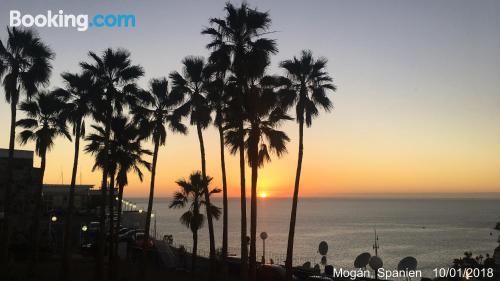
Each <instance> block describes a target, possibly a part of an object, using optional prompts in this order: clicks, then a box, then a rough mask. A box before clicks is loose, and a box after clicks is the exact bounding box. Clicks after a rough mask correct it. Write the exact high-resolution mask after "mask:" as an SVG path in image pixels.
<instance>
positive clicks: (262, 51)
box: [202, 2, 277, 281]
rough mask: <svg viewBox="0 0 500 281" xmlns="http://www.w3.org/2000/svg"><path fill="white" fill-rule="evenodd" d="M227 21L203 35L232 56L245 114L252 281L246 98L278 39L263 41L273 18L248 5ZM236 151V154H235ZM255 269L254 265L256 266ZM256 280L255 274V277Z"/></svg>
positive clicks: (238, 102) (230, 10) (229, 10)
mask: <svg viewBox="0 0 500 281" xmlns="http://www.w3.org/2000/svg"><path fill="white" fill-rule="evenodd" d="M225 12H226V14H225V17H224V18H212V19H210V24H211V25H212V27H208V28H206V29H204V30H203V31H202V34H206V35H210V36H211V37H212V39H213V40H212V42H211V43H210V44H208V46H207V47H209V48H216V49H217V48H218V49H222V50H224V52H227V53H229V54H230V55H231V57H232V61H231V65H230V69H231V72H232V74H233V77H232V78H231V80H233V82H234V83H235V84H236V87H235V89H234V90H235V94H236V95H235V102H234V103H233V107H237V108H239V110H240V112H241V113H242V114H236V115H235V116H234V118H237V120H238V122H239V131H240V133H239V147H238V150H239V158H240V187H241V237H240V238H241V270H240V272H241V280H243V281H245V280H247V279H248V268H247V265H248V258H247V257H248V252H247V247H246V244H247V241H246V239H247V238H246V237H247V226H246V224H247V222H246V190H245V152H244V151H245V143H244V139H243V133H242V132H243V122H244V118H243V108H244V106H243V100H244V98H243V96H244V95H247V94H248V90H249V83H250V82H251V81H252V80H254V79H255V78H258V77H260V76H262V74H263V72H264V69H265V65H267V61H268V59H269V55H270V54H271V53H276V52H277V49H276V44H275V41H274V40H270V39H267V38H263V35H264V34H266V33H267V32H268V30H269V26H270V24H271V19H270V17H269V14H268V13H263V12H259V11H257V10H256V9H250V8H249V7H248V6H247V4H246V3H242V4H241V6H240V7H235V6H234V5H233V4H231V3H229V2H228V3H226V6H225ZM234 112H238V110H236V111H234ZM234 152H236V151H234ZM252 266H254V263H253V265H252ZM251 275H252V276H251V278H252V280H255V274H254V273H252V274H251Z"/></svg>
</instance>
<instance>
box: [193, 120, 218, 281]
mask: <svg viewBox="0 0 500 281" xmlns="http://www.w3.org/2000/svg"><path fill="white" fill-rule="evenodd" d="M196 129H197V131H198V139H199V141H200V153H201V174H202V177H203V179H204V180H205V179H206V178H207V167H206V161H205V145H204V143H203V132H202V130H201V126H200V124H196ZM204 188H205V192H204V193H205V202H206V204H205V205H206V211H207V222H208V235H209V240H210V277H211V278H212V277H213V273H214V272H213V270H214V269H215V237H214V224H213V221H212V214H211V213H210V208H209V206H210V194H209V193H208V186H205V187H204Z"/></svg>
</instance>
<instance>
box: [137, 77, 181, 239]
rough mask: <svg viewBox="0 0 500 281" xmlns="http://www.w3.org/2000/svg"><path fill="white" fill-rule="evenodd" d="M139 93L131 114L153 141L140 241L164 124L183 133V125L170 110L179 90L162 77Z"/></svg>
mask: <svg viewBox="0 0 500 281" xmlns="http://www.w3.org/2000/svg"><path fill="white" fill-rule="evenodd" d="M142 95H143V98H142V99H141V102H140V103H139V104H138V105H137V106H134V107H133V108H132V113H133V116H134V120H135V123H137V124H138V127H139V128H140V130H141V131H142V132H141V134H142V135H143V136H144V137H151V138H152V140H153V144H154V150H153V163H152V164H153V165H152V170H151V182H150V188H149V200H148V210H147V215H146V224H145V227H144V230H145V238H144V241H148V239H149V228H150V224H151V213H152V212H153V199H154V190H155V175H156V162H157V160H158V150H159V148H160V145H165V141H166V139H167V128H166V126H168V128H169V129H170V130H171V131H172V132H179V133H182V134H186V132H187V128H186V126H184V125H183V124H182V123H181V122H180V121H181V120H180V119H181V116H180V115H177V114H175V113H174V110H175V107H176V106H177V105H179V104H180V103H181V102H182V100H183V97H184V95H183V93H181V92H170V91H169V89H168V81H167V79H166V78H162V79H153V80H151V81H150V83H149V91H144V92H142ZM144 246H146V243H144ZM144 248H145V247H144Z"/></svg>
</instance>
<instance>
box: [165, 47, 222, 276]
mask: <svg viewBox="0 0 500 281" xmlns="http://www.w3.org/2000/svg"><path fill="white" fill-rule="evenodd" d="M182 64H183V69H182V72H183V74H182V75H181V74H180V73H179V72H177V71H174V72H172V73H171V74H170V78H171V79H172V84H173V88H172V91H173V92H176V93H179V94H183V95H186V96H187V99H186V101H185V102H184V104H182V105H181V106H180V107H179V108H177V109H176V110H175V111H176V114H179V115H181V116H187V115H189V118H190V124H191V125H195V126H196V131H197V133H198V141H199V143H200V155H201V174H202V176H203V177H205V176H206V175H207V168H206V160H205V144H204V140H203V130H204V129H206V128H207V127H208V125H209V124H210V122H211V121H212V118H211V116H210V112H211V109H210V106H209V104H208V100H207V98H206V86H207V84H208V81H209V80H208V79H209V78H208V77H207V76H208V74H207V73H208V71H207V69H206V65H205V60H204V59H203V58H202V57H193V56H190V57H186V58H184V60H183V61H182ZM207 188H208V187H207ZM205 201H206V202H207V205H206V207H207V208H208V207H209V206H210V196H209V192H208V191H207V192H205ZM207 222H208V233H209V240H210V276H211V277H213V270H214V269H215V235H214V225H213V221H212V216H211V214H210V212H207Z"/></svg>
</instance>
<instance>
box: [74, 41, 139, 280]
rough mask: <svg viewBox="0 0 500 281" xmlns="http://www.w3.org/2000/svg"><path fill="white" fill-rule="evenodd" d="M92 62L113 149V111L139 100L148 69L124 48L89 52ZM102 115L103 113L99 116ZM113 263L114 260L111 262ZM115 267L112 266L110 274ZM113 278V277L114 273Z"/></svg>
mask: <svg viewBox="0 0 500 281" xmlns="http://www.w3.org/2000/svg"><path fill="white" fill-rule="evenodd" d="M89 56H90V58H91V59H92V63H87V62H81V63H80V66H81V67H82V68H83V69H84V70H85V71H88V72H90V73H91V74H92V76H93V77H94V78H95V79H96V80H97V82H98V83H99V84H100V85H102V87H103V95H102V96H101V99H99V100H97V101H96V102H95V103H94V104H93V107H94V112H93V113H94V118H97V119H99V120H102V123H103V124H104V127H105V135H104V150H105V151H108V149H109V137H110V133H111V120H112V118H113V114H120V113H121V112H122V111H123V107H124V106H127V105H130V104H134V103H135V102H136V95H135V93H137V86H136V84H135V81H136V80H137V79H138V78H140V77H142V76H143V75H144V70H143V68H142V67H141V66H139V65H134V64H132V62H131V60H130V53H129V52H128V51H126V50H123V49H117V50H113V49H110V48H108V49H106V50H104V52H103V54H102V57H99V56H98V55H97V54H95V53H94V52H89ZM99 115H101V116H99ZM104 157H105V159H104V160H105V161H103V162H104V167H103V169H102V181H101V191H102V192H101V197H102V198H101V208H100V227H99V236H98V243H97V246H98V254H97V260H96V274H97V276H96V278H97V280H101V279H102V277H103V276H102V275H103V262H104V251H105V247H104V243H105V222H106V210H105V209H106V192H107V189H108V188H107V179H108V176H109V175H108V173H109V167H108V155H107V153H105V154H104ZM110 259H112V256H111V255H110ZM111 264H112V265H113V264H114V262H111ZM113 271H114V270H113V269H112V268H111V270H110V272H111V273H110V274H112V272H113ZM110 278H111V279H112V278H113V276H110Z"/></svg>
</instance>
